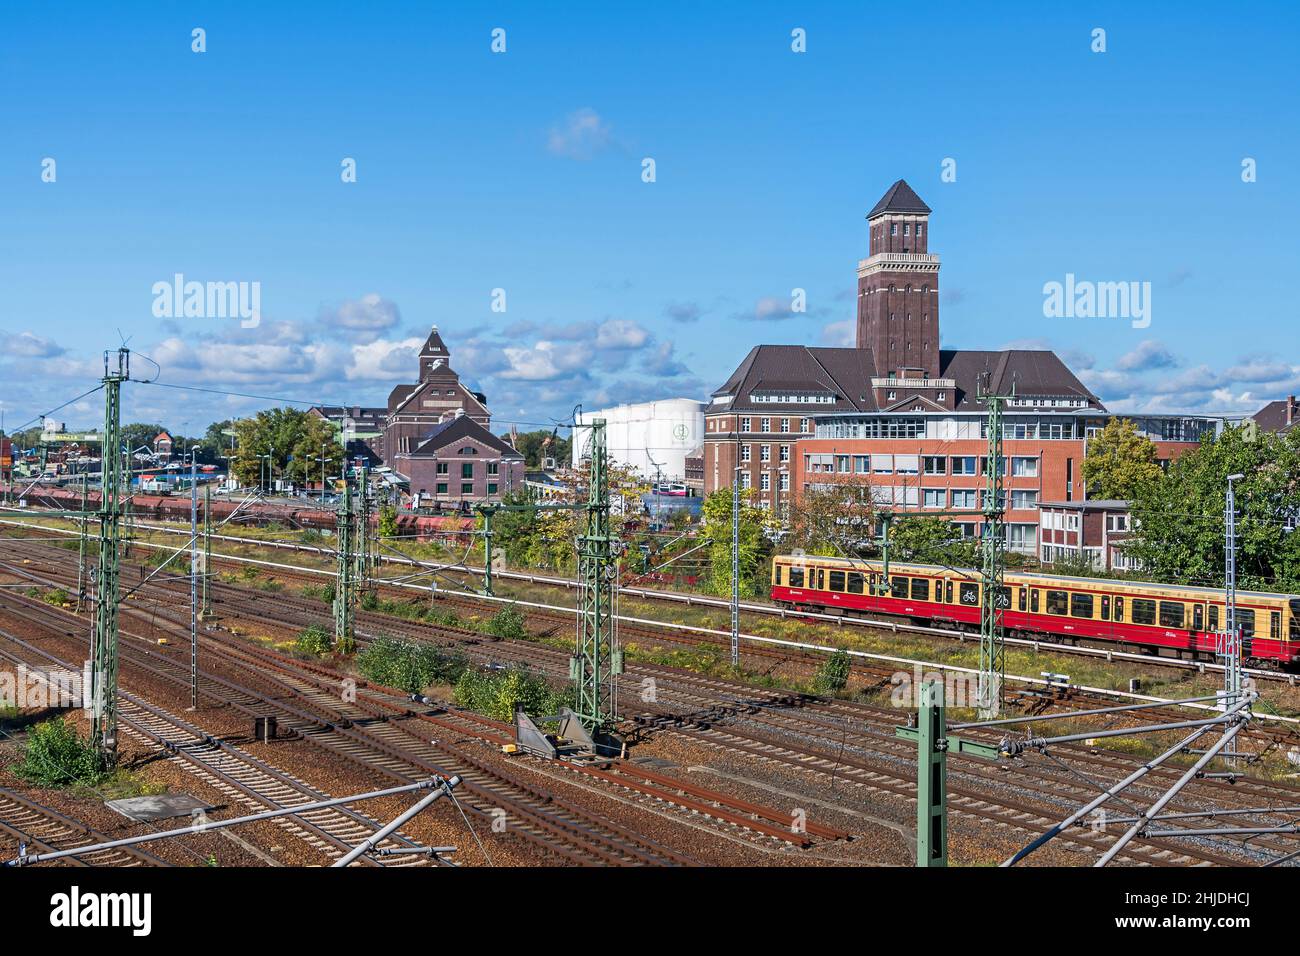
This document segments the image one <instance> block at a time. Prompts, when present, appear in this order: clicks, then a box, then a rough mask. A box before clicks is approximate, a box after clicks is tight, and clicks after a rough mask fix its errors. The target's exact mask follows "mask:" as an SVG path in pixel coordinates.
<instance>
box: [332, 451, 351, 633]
mask: <svg viewBox="0 0 1300 956" xmlns="http://www.w3.org/2000/svg"><path fill="white" fill-rule="evenodd" d="M343 471H344V474H343V500H342V501H341V502H339V512H338V525H337V527H338V555H339V565H338V579H337V580H336V581H335V582H334V646H335V648H336V649H337V650H338V651H339V653H342V654H350V653H352V651H353V649H354V648H355V646H356V642H355V639H354V636H353V632H352V597H353V595H352V589H353V571H354V570H355V569H354V567H353V562H354V560H355V556H354V555H353V553H352V531H353V521H354V515H353V513H352V482H351V481H350V480H349V479H348V475H347V469H346V468H344V469H343Z"/></svg>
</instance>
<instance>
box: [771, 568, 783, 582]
mask: <svg viewBox="0 0 1300 956" xmlns="http://www.w3.org/2000/svg"><path fill="white" fill-rule="evenodd" d="M772 583H773V584H780V583H781V565H779V564H774V565H772Z"/></svg>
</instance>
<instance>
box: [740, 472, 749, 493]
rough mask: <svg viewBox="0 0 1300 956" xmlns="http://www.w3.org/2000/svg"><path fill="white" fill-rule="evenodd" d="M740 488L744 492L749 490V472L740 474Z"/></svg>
mask: <svg viewBox="0 0 1300 956" xmlns="http://www.w3.org/2000/svg"><path fill="white" fill-rule="evenodd" d="M740 487H741V488H743V489H744V490H746V491H748V490H749V472H747V471H742V472H741V473H740Z"/></svg>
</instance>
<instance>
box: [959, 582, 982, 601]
mask: <svg viewBox="0 0 1300 956" xmlns="http://www.w3.org/2000/svg"><path fill="white" fill-rule="evenodd" d="M960 594H961V603H962V604H969V605H971V606H972V607H974V606H977V605H978V604H979V603H980V586H979V585H978V584H971V583H970V582H969V581H963V582H962V584H961V588H960Z"/></svg>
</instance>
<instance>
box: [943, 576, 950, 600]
mask: <svg viewBox="0 0 1300 956" xmlns="http://www.w3.org/2000/svg"><path fill="white" fill-rule="evenodd" d="M945 590H946V591H947V593H948V596H947V597H946V598H944V600H945V601H947V602H948V603H949V604H951V603H952V579H951V578H949V579H948V584H947V586H946V588H945Z"/></svg>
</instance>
